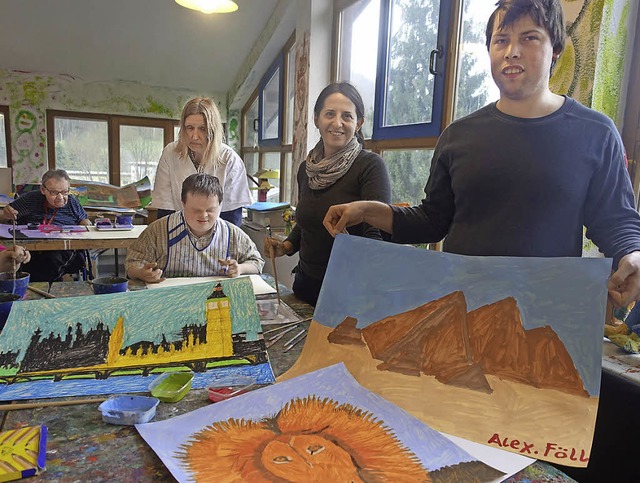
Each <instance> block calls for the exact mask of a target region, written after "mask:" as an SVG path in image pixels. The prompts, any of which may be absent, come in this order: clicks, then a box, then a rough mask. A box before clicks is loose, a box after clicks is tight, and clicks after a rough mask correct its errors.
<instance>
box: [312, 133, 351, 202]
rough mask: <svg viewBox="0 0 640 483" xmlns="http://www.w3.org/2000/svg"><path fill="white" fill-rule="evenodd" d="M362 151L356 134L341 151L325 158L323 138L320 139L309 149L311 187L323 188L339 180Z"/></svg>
mask: <svg viewBox="0 0 640 483" xmlns="http://www.w3.org/2000/svg"><path fill="white" fill-rule="evenodd" d="M360 151H362V145H361V144H360V143H359V142H358V140H357V139H356V137H355V136H354V137H352V138H351V141H349V142H348V143H347V144H346V146H345V147H343V148H342V149H341V150H340V151H338V152H337V153H335V154H333V155H332V156H329V157H328V158H325V157H324V145H323V144H322V140H320V141H318V144H316V145H315V147H314V148H313V149H312V150H311V151H309V155H308V156H307V160H306V166H305V168H306V170H307V176H308V177H309V188H311V189H312V190H321V189H325V188H328V187H329V186H331V185H332V184H333V183H335V182H336V181H338V180H339V179H340V178H342V177H343V176H344V175H345V173H346V172H347V171H349V168H350V167H351V165H352V164H353V162H354V161H355V159H356V158H357V157H358V154H360Z"/></svg>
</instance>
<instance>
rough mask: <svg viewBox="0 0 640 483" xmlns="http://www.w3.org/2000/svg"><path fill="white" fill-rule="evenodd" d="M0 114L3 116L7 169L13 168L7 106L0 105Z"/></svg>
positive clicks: (9, 120)
mask: <svg viewBox="0 0 640 483" xmlns="http://www.w3.org/2000/svg"><path fill="white" fill-rule="evenodd" d="M0 113H1V114H2V115H3V116H4V137H5V143H6V146H7V168H13V157H12V153H13V146H12V145H11V119H10V117H9V106H5V105H0Z"/></svg>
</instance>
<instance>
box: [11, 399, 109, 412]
mask: <svg viewBox="0 0 640 483" xmlns="http://www.w3.org/2000/svg"><path fill="white" fill-rule="evenodd" d="M105 400H106V398H97V399H71V400H69V401H50V402H35V403H20V404H0V411H18V410H20V409H35V408H48V407H52V406H73V405H76V404H91V403H99V402H102V401H105Z"/></svg>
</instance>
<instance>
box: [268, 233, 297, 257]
mask: <svg viewBox="0 0 640 483" xmlns="http://www.w3.org/2000/svg"><path fill="white" fill-rule="evenodd" d="M292 251H293V246H292V245H291V242H288V241H286V240H285V241H284V242H281V241H280V240H278V239H277V238H271V237H266V238H265V239H264V253H265V256H267V257H269V258H276V257H281V256H283V255H289V254H290V253H291V252H292Z"/></svg>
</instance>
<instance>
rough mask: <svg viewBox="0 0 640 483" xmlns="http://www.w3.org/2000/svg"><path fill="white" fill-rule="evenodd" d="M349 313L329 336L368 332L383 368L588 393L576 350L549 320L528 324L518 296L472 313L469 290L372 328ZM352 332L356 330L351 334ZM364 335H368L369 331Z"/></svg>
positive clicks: (475, 384)
mask: <svg viewBox="0 0 640 483" xmlns="http://www.w3.org/2000/svg"><path fill="white" fill-rule="evenodd" d="M356 323H357V322H356V320H355V319H354V318H352V317H347V318H345V320H344V321H343V322H342V323H341V324H340V325H339V326H338V327H336V328H335V329H334V331H332V333H331V334H330V335H329V337H328V338H329V341H330V342H333V343H340V344H353V343H359V344H361V343H362V342H361V340H362V339H364V341H365V342H366V344H367V346H368V348H369V351H370V353H371V355H372V357H373V358H374V359H378V360H380V361H382V363H381V364H379V365H378V369H380V370H389V371H394V372H399V373H402V374H407V375H413V376H419V375H420V374H421V373H424V374H426V375H432V376H435V377H436V379H438V380H439V381H440V382H443V383H445V384H450V385H455V386H460V387H466V388H468V389H474V390H478V391H483V392H487V393H491V392H492V389H491V387H490V386H489V383H488V381H487V379H486V377H485V374H492V375H496V376H498V377H500V378H502V379H508V380H512V381H516V382H520V383H524V384H529V385H532V386H535V387H540V388H549V389H557V390H559V391H563V392H568V393H570V394H578V395H581V396H585V397H588V393H587V392H586V391H585V389H584V386H583V384H582V380H581V379H580V375H579V374H578V372H577V370H576V368H575V366H574V364H573V361H572V359H571V356H570V355H569V353H568V352H567V350H566V348H565V346H564V344H563V343H562V341H561V340H560V338H559V337H558V335H557V334H556V333H555V332H554V331H553V329H552V328H551V327H549V326H545V327H539V328H536V329H531V330H525V329H524V327H523V326H522V318H521V315H520V310H519V309H518V306H517V303H516V301H515V299H514V298H513V297H508V298H506V299H503V300H500V301H498V302H495V303H492V304H488V305H485V306H483V307H480V308H478V309H476V310H474V311H472V312H469V313H467V304H466V300H465V298H464V294H463V293H462V292H459V291H457V292H452V293H451V294H449V295H446V296H444V297H442V298H439V299H437V300H433V301H431V302H428V303H426V304H424V305H421V306H419V307H416V308H414V309H411V310H408V311H407V312H403V313H401V314H397V315H392V316H389V317H386V318H384V319H381V320H379V321H377V322H375V323H373V324H371V325H369V326H368V327H366V328H364V329H357V328H356ZM347 334H348V335H347ZM361 336H362V339H361Z"/></svg>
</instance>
